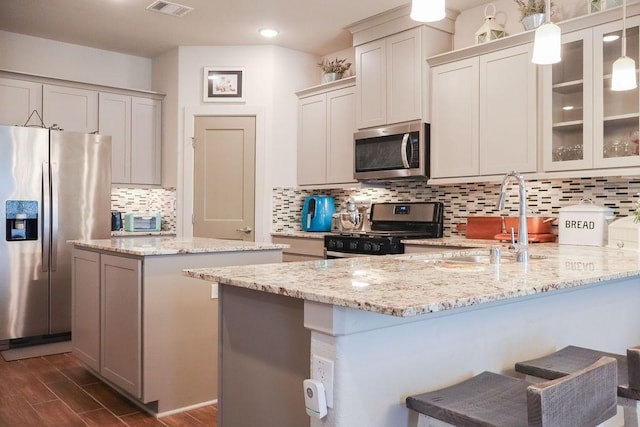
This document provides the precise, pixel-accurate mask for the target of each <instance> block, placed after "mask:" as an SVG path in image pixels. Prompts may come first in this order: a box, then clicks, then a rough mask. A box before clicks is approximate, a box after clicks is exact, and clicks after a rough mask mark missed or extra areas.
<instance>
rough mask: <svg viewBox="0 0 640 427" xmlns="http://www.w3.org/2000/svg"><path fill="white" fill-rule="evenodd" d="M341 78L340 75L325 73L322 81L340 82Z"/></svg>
mask: <svg viewBox="0 0 640 427" xmlns="http://www.w3.org/2000/svg"><path fill="white" fill-rule="evenodd" d="M341 78H342V74H340V73H325V75H324V81H325V82H327V83H329V82H333V81H335V80H340V79H341Z"/></svg>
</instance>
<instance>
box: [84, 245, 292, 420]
mask: <svg viewBox="0 0 640 427" xmlns="http://www.w3.org/2000/svg"><path fill="white" fill-rule="evenodd" d="M113 258H116V259H121V260H122V261H123V262H124V264H126V263H127V262H129V263H130V262H135V263H140V266H141V267H140V276H139V277H140V280H138V282H137V283H128V284H124V285H125V286H123V284H122V283H120V284H119V287H120V288H121V289H127V288H129V289H128V290H133V291H134V292H136V290H137V292H138V295H139V298H140V301H139V307H140V311H139V313H138V314H137V315H136V316H134V317H131V313H129V314H128V315H127V316H126V318H127V319H128V320H131V319H134V320H133V323H136V324H131V325H129V326H127V328H126V331H120V332H121V333H124V332H126V334H124V335H126V336H128V337H130V336H131V334H134V336H137V339H138V340H139V342H138V343H137V344H138V346H139V347H136V349H135V350H136V351H135V353H136V354H137V356H138V359H137V358H131V357H130V354H129V353H130V352H131V348H130V345H129V344H128V345H127V349H120V350H122V351H120V350H118V339H117V337H118V331H116V330H109V329H105V328H106V327H107V326H109V322H108V321H107V322H105V317H108V316H109V315H111V316H117V315H118V314H117V313H118V310H119V309H121V308H122V307H124V306H127V307H129V309H130V308H131V304H130V303H131V300H130V298H128V299H127V300H126V301H123V302H125V304H124V305H123V306H122V307H121V306H120V305H119V304H118V299H119V298H118V295H116V294H115V293H113V292H108V291H105V289H104V287H105V285H107V284H108V283H109V281H108V280H104V279H103V278H102V277H101V274H102V272H104V264H105V262H104V260H108V261H109V264H110V265H113V264H114V263H113V262H112V261H113ZM281 260H282V252H281V251H280V250H264V251H259V250H255V251H243V252H212V253H188V254H173V255H154V256H144V257H136V256H132V255H127V254H115V253H114V252H103V251H95V250H91V249H84V248H83V249H79V248H78V247H76V248H74V253H73V297H74V301H73V315H74V316H73V335H72V340H73V344H72V352H73V354H74V355H76V356H77V357H78V358H79V359H80V360H82V361H83V362H84V363H85V364H86V365H87V366H88V367H89V368H90V370H91V371H92V372H93V373H95V374H96V375H97V376H98V378H100V379H102V380H104V381H105V382H106V383H107V384H110V385H111V386H114V388H115V389H116V390H118V391H119V392H120V393H121V394H123V395H125V396H126V397H128V398H129V399H131V400H132V401H134V402H135V403H136V404H137V405H138V406H141V407H143V408H145V410H146V411H148V412H150V413H152V414H154V415H156V416H163V415H169V414H171V413H175V412H181V411H184V410H188V409H193V408H194V407H198V406H203V405H206V404H209V403H212V402H215V401H216V399H217V375H218V369H217V365H216V363H215V360H216V354H217V351H218V330H217V322H218V300H217V299H216V298H215V294H216V292H215V289H214V288H215V285H214V284H211V283H208V282H205V281H202V280H196V279H192V278H188V277H185V276H184V275H183V274H182V270H183V269H185V268H202V267H210V266H228V265H250V264H261V263H273V262H281ZM107 271H108V270H107ZM127 285H128V286H127ZM212 287H214V288H212ZM112 290H115V288H112ZM105 296H108V297H109V303H108V304H107V302H108V301H102V299H103V298H105ZM112 318H113V317H112ZM129 323H132V322H129ZM135 334H137V335H135ZM96 337H100V338H99V339H98V338H96ZM108 337H110V339H109V341H105V339H106V338H108ZM129 341H130V340H129ZM105 354H106V355H109V354H111V355H112V358H111V359H110V361H111V363H112V365H111V366H110V369H109V370H105V360H106V359H105ZM119 354H121V355H122V356H123V357H122V359H121V360H118V361H117V363H114V359H113V357H118V355H119ZM113 355H115V356H113ZM125 374H126V375H125ZM119 377H123V378H127V381H126V382H125V384H122V383H120V382H119V381H116V380H114V379H118V378H119ZM136 382H138V383H137V384H136Z"/></svg>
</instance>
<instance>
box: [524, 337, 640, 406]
mask: <svg viewBox="0 0 640 427" xmlns="http://www.w3.org/2000/svg"><path fill="white" fill-rule="evenodd" d="M605 356H606V357H612V358H614V359H616V360H617V362H618V396H620V397H624V398H627V399H633V400H640V347H632V348H629V349H628V350H627V356H623V355H620V354H613V353H606V352H603V351H598V350H591V349H588V348H582V347H575V346H568V347H565V348H563V349H562V350H558V351H556V352H555V353H552V354H549V355H547V356H543V357H540V358H537V359H532V360H527V361H525V362H518V363H516V366H515V368H516V371H517V372H520V373H523V374H526V375H531V376H533V377H538V378H543V379H547V380H553V379H556V378H560V377H562V376H564V375H567V374H570V373H572V372H576V371H579V370H580V369H584V368H585V367H587V366H589V365H591V364H592V363H593V362H595V361H596V360H598V359H600V358H601V357H605Z"/></svg>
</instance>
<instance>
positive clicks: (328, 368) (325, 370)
mask: <svg viewBox="0 0 640 427" xmlns="http://www.w3.org/2000/svg"><path fill="white" fill-rule="evenodd" d="M312 360H313V365H312V369H313V371H312V373H311V375H312V378H313V379H314V380H318V381H320V382H322V385H324V390H325V395H326V399H327V407H328V408H333V360H329V359H325V358H324V357H321V356H316V355H315V354H314V355H313V359H312Z"/></svg>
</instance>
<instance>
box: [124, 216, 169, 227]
mask: <svg viewBox="0 0 640 427" xmlns="http://www.w3.org/2000/svg"><path fill="white" fill-rule="evenodd" d="M161 221H162V220H161V217H160V213H159V212H154V213H148V214H134V213H128V214H126V215H125V216H124V230H125V231H160V225H161V224H160V223H161Z"/></svg>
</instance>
